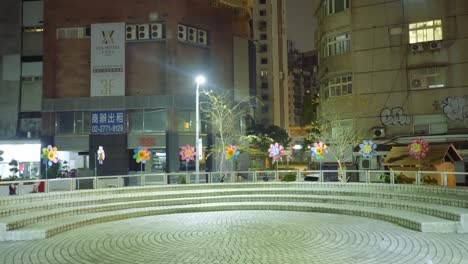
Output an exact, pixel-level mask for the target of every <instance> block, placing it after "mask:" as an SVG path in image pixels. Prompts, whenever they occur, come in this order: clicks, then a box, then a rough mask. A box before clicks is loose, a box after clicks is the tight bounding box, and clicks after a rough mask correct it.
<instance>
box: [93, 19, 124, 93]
mask: <svg viewBox="0 0 468 264" xmlns="http://www.w3.org/2000/svg"><path fill="white" fill-rule="evenodd" d="M95 96H125V23H105V24H92V25H91V97H95Z"/></svg>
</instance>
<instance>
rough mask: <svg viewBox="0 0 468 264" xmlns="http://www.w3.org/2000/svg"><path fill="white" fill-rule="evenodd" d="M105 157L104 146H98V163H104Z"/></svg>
mask: <svg viewBox="0 0 468 264" xmlns="http://www.w3.org/2000/svg"><path fill="white" fill-rule="evenodd" d="M105 158H106V153H105V152H104V148H103V147H102V146H99V149H98V151H97V159H98V161H99V164H102V163H104V159H105Z"/></svg>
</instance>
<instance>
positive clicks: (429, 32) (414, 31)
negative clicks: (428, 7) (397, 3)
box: [409, 19, 442, 44]
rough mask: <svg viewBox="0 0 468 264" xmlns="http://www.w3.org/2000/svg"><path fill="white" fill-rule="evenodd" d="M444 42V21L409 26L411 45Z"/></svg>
mask: <svg viewBox="0 0 468 264" xmlns="http://www.w3.org/2000/svg"><path fill="white" fill-rule="evenodd" d="M434 40H442V20H440V19H439V20H431V21H425V22H418V23H411V24H409V43H410V44H412V43H419V42H426V41H434Z"/></svg>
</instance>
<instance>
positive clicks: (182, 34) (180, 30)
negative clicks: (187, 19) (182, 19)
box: [177, 24, 187, 41]
mask: <svg viewBox="0 0 468 264" xmlns="http://www.w3.org/2000/svg"><path fill="white" fill-rule="evenodd" d="M177 39H178V40H180V41H187V26H184V25H180V24H179V25H178V26H177Z"/></svg>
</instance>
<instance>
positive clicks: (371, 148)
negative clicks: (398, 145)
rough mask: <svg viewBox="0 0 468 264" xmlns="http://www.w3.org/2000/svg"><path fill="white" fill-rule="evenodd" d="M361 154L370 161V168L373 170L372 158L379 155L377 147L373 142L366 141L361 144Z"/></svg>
mask: <svg viewBox="0 0 468 264" xmlns="http://www.w3.org/2000/svg"><path fill="white" fill-rule="evenodd" d="M359 148H360V150H359V153H361V155H362V156H363V157H364V158H365V159H369V168H372V166H371V165H372V164H371V162H372V157H373V156H374V155H375V154H377V150H376V149H377V145H376V144H375V143H374V142H373V141H372V140H364V141H362V143H361V144H359Z"/></svg>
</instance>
